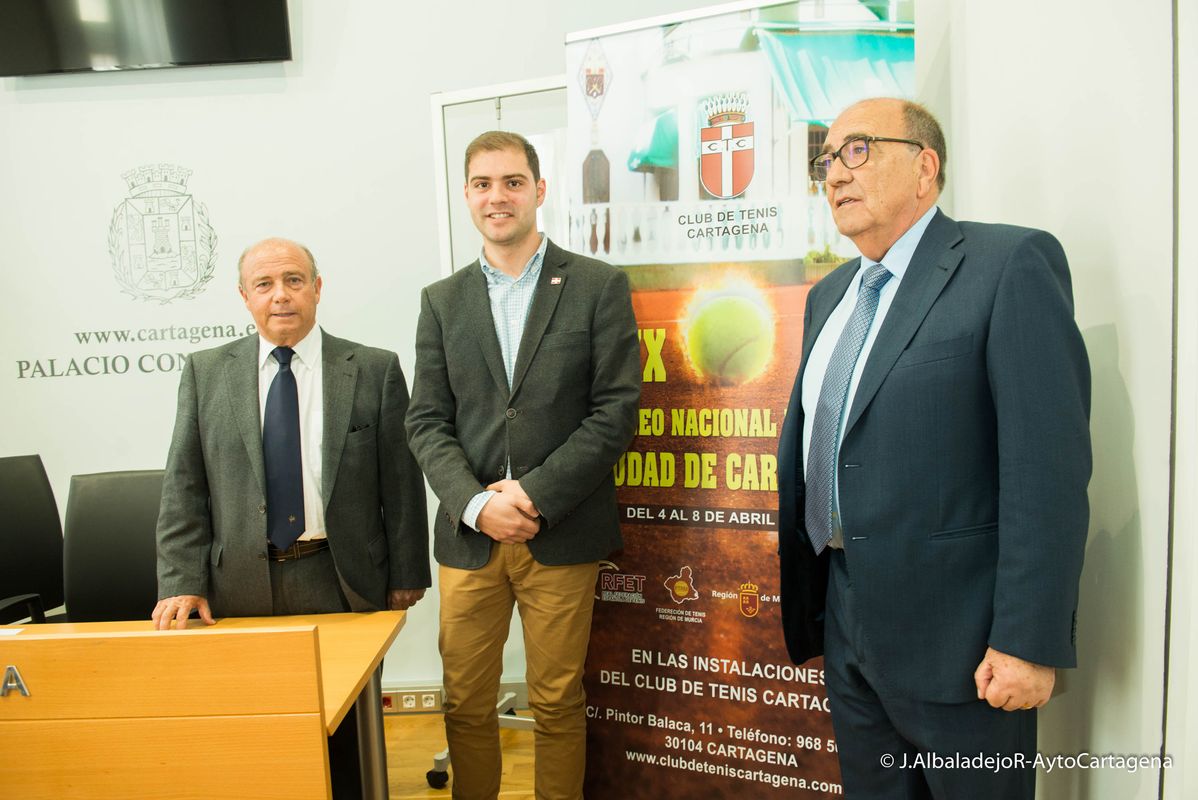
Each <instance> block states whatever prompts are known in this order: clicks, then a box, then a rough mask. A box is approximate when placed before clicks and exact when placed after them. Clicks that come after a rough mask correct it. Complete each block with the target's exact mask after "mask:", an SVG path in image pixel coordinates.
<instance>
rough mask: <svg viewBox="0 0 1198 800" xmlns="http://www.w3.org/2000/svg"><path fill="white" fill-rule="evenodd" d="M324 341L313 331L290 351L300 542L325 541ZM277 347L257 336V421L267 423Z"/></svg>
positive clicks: (316, 330) (313, 329)
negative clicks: (300, 492) (300, 508)
mask: <svg viewBox="0 0 1198 800" xmlns="http://www.w3.org/2000/svg"><path fill="white" fill-rule="evenodd" d="M322 342H323V337H322V335H321V332H320V328H317V327H313V328H312V330H310V331H308V335H307V336H305V337H304V338H303V339H302V340H300V341H299V342H298V343H296V344H295V346H294V347H292V348H291V349H292V350H294V351H295V355H293V356H292V357H291V371H292V373H294V374H295V385H296V388H297V389H298V391H299V418H300V461H301V474H302V475H303V478H304V526H305V527H304V533H303V535H301V536H300V537H299V538H300V541H305V542H306V541H310V540H312V539H323V538H325V536H326V534H325V528H324V500H323V498H322V497H321V491H320V478H321V470H322V464H323V462H322V461H321V457H322V455H323V454H324V365H323V362H322V361H321V352H322V347H321V345H322ZM275 347H276V345H274V344H272V343H271V342H268V341H267V340H266V339H264V338H263V337H262V336H261V335H259V336H258V421H259V422H260V423H261V422H264V421H265V419H266V395H267V393H268V392H269V391H270V385H271V383H273V382H274V379H275V375H277V374H278V372H279V362H278V361H276V360H275V357H274V355H273V352H274V349H275Z"/></svg>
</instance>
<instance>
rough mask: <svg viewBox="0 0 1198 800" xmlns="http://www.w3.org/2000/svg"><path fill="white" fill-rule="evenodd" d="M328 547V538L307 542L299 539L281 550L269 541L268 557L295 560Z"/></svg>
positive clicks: (279, 559) (277, 559)
mask: <svg viewBox="0 0 1198 800" xmlns="http://www.w3.org/2000/svg"><path fill="white" fill-rule="evenodd" d="M328 547H329V540H328V539H311V540H309V541H306V542H300V541H297V542H296V543H295V544H293V545H291V547H288V548H286V549H285V550H280V549H279V548H277V547H275V546H274V545H273V544H270V543H267V545H266V557H267V558H269V559H270V560H271V561H295V560H297V559H300V558H307V557H308V556H310V555H313V554H315V553H319V552H320V551H321V550H327V549H328Z"/></svg>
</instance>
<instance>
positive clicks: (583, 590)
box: [408, 131, 641, 800]
mask: <svg viewBox="0 0 1198 800" xmlns="http://www.w3.org/2000/svg"><path fill="white" fill-rule="evenodd" d="M465 194H466V202H467V204H468V205H469V207H470V212H471V215H472V217H473V219H474V224H475V226H476V227H477V228H478V230H479V232H480V233H482V236H483V250H482V255H481V256H480V258H479V259H478V260H477V261H475V262H473V263H472V264H470V265H469V266H468V267H466V268H464V269H461V270H458V271H457V272H456V273H454V274H453V275H452V276H450V277H449V278H446V279H444V280H442V281H439V282H437V283H434V284H433V285H431V286H429V287H427V288H426V289H425V290H424V293H423V296H422V298H421V311H420V322H419V325H418V328H417V333H416V377H415V380H414V382H413V388H412V406H411V409H410V410H409V411H408V436H409V439H410V441H411V443H412V450H413V452H415V454H416V458H417V460H418V461H419V462H420V465H421V467H422V468H423V469H424V471H425V474H426V475H428V480H429V483H430V484H431V485H432V487H433V491H434V492H435V493H436V495H437V497H438V498H439V499H440V501H441V506H440V509H439V511H438V513H437V516H436V522H435V525H434V529H433V530H434V536H433V553H434V555H435V556H436V559H437V561H438V562H439V563H440V565H441V567H440V572H439V579H440V598H441V635H440V645H441V657H442V660H443V662H444V683H445V729H446V735H447V738H448V740H449V751H450V757H451V758H452V760H453V765H454V784H453V796H454V797H455V798H468V799H469V800H480V799H482V798H494V797H495V796H496V795H497V794H498V792H499V777H500V753H499V735H498V730H497V725H496V712H495V699H496V695H497V692H498V689H499V676H500V671H501V670H502V667H503V658H502V657H503V644H504V641H505V639H506V638H507V632H508V624H509V620H510V619H511V614H512V605H513V603H515V604H516V605H518V606H519V608H520V617H521V620H522V622H523V626H524V645H525V652H526V655H527V681H528V695H529V704H530V706H531V707H532V710H533V715H534V716H535V718H536V734H535V742H536V767H535V780H536V794H537V797H538V798H580V797H581V796H582V780H583V768H584V765H585V754H586V718H585V702H584V699H585V698H584V695H583V690H582V673H583V665H584V662H585V660H586V649H587V641H588V637H589V634H590V625H591V609H592V605H593V599H594V587H595V580H596V577H597V574H598V562H599V560H600V559H602V558H604V557H605V556H607V555H608V554H609V553H611V552H612V551H613V550H615V549H617V548H619V547H620V546H621V538H620V526H619V519H618V511H617V508H616V493H615V483H614V480H613V477H612V467H613V466H614V464H615V462H616V460H617V459H618V458H619V456H620V454H621V453H622V452H623V451H624V449H625V448H626V447H627V446H628V443H629V441H630V440H631V438H632V435H633V432H634V430H635V425H636V413H637V407H638V403H639V400H640V381H641V375H640V345H639V343H638V341H637V331H636V320H635V319H634V317H633V312H632V303H631V295H630V290H629V284H628V278H627V276H626V275H625V274H624V273H623V272H622V271H620V270H618V269H615V268H613V267H610V266H607V265H605V264H602V263H600V262H598V261H594V260H592V259H589V258H584V257H582V256H579V255H575V254H573V253H568V252H566V251H564V250H561V249H560V248H558V247H557V246H556V245H554V244H553V243H552V242H550V241H549V240H548V238H546V237H544V236H542V235H541V234H540V233H539V232H538V231H537V227H536V210H537V207H539V206H540V205H541V203H542V201H543V200H544V197H545V181H544V180H542V179H541V176H540V168H539V164H538V160H537V154H536V151H535V150H534V149H533V147H532V146H531V145H530V144H529V143H528V142H527V141H526V140H525V139H524V138H523V137H521V136H519V135H517V134H512V133H504V132H499V131H492V132H490V133H485V134H483V135H482V136H480V137H478V138H477V139H475V140H474V141H473V142H472V143H471V144H470V145H469V147H468V148H467V149H466V187H465Z"/></svg>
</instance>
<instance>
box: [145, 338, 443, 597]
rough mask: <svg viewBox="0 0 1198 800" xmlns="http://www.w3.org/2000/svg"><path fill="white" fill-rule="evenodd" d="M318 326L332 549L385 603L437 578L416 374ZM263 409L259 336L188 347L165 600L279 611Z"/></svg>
mask: <svg viewBox="0 0 1198 800" xmlns="http://www.w3.org/2000/svg"><path fill="white" fill-rule="evenodd" d="M321 335H322V336H323V337H324V338H323V341H322V345H321V347H322V352H323V362H324V448H323V449H324V452H323V456H322V473H321V475H322V477H321V493H322V495H323V498H324V513H325V527H326V530H327V531H328V538H329V548H330V549H331V550H332V554H333V560H334V561H335V563H336V565H337V572H338V573H339V575H340V576H341V579H342V580H343V581H344V582H345V583H346V584H347V585H348V586H349V587H350V588H351V589H353V590H354V592H356V593H357V594H359V595H361V597H362V598H363V599H365V600H366V601H368V602H369V603H370V604H371V608H374V609H382V608H386V607H387V591H388V590H389V589H418V588H423V587H426V586H428V585H429V584H430V575H429V564H428V517H427V511H426V506H425V492H424V481H423V480H422V479H421V475H420V470H419V469H418V468H417V466H416V462H415V460H414V459H413V458H412V454H411V452H410V451H409V450H408V445H407V441H406V436H405V432H404V428H403V418H404V413H405V412H406V411H407V407H408V390H407V385H406V384H405V382H404V376H403V373H402V372H401V371H400V367H399V359H398V358H397V357H396V355H395V353H391V352H388V351H386V350H379V349H377V348H373V347H366V346H364V345H360V344H355V343H354V342H349V341H346V340H344V339H338V338H336V337H335V336H330V335H328V334H327V333H324V332H323V331H322V332H321ZM260 414H261V412H260V411H259V404H258V337H257V335H253V336H247V337H245V338H243V339H238V340H237V341H235V342H231V343H229V344H227V345H223V346H221V347H216V348H212V349H210V350H202V351H200V352H198V353H193V354H192V355H191V357H190V358H188V360H187V365H186V366H185V367H184V369H183V376H182V379H181V380H180V383H179V408H178V412H177V415H176V418H175V432H174V437H173V438H172V440H171V448H170V454H169V455H168V456H167V466H166V475H165V478H164V480H163V485H162V504H161V507H160V510H159V514H158V596H159V598H163V597H171V596H174V595H179V594H196V595H202V596H204V597H206V598H208V602H209V603H210V604H211V606H212V612H213V614H215V615H217V616H256V615H266V614H270V613H271V610H272V608H271V606H272V604H271V592H270V573H269V563H268V562H267V561H266V545H267V539H266V481H265V478H264V472H263V464H262V424H261V416H260ZM352 602H354V601H353V600H352V599H351V603H352ZM354 610H355V611H365V610H370V609H364V608H355V609H354Z"/></svg>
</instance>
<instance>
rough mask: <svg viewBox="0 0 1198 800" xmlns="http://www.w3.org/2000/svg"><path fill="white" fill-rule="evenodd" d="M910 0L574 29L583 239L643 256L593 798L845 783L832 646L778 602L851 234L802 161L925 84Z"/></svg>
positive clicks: (590, 769)
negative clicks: (809, 653)
mask: <svg viewBox="0 0 1198 800" xmlns="http://www.w3.org/2000/svg"><path fill="white" fill-rule="evenodd" d="M896 8H902V9H906V14H907V15H908V17H909V15H910V13H911V11H910V8H911V4H910V3H902V4H894V3H875V2H865V1H863V2H833V1H831V0H825V1H823V2H820V1H819V0H811V1H810V2H799V3H786V4H782V5H770V6H753V5H750V4H737V5H733V6H721V7H718V8H713V9H710V10H708V11H706V12H704V11H699V12H695V13H693V14H690V15H688V16H687V17H686V19H684V20H677V19H671V20H666V21H662V20H652V21H649V22H647V23H645V24H643V25H631V26H626V27H624V28H622V29H621V30H604V31H593V32H585V33H581V34H576V35H572V36H570V37H569V38H568V43H567V48H566V61H567V82H568V86H567V90H568V96H569V101H568V104H569V105H568V109H569V131H568V143H567V145H568V146H567V158H566V162H567V164H568V169H569V170H570V171H571V172H570V174H569V175H568V176H567V183H568V184H569V187H570V189H569V192H570V196H569V239H570V249H572V250H575V251H577V252H581V253H586V254H590V255H593V256H595V257H596V258H599V259H602V260H604V261H607V262H609V263H612V264H617V265H620V266H621V267H623V268H624V269H626V270H627V272H628V274H629V276H630V278H631V280H632V286H633V304H634V306H635V309H636V315H637V321H638V326H639V329H640V338H641V356H642V364H643V381H644V384H643V389H644V392H643V396H642V400H641V410H640V419H639V428H638V431H637V436H636V438H635V440H634V441H633V443H632V445H631V447H630V448H629V450H628V452H627V453H626V454H625V455H624V457H623V458H621V460H620V462H619V464H618V465H617V466H616V469H615V477H616V482H617V484H618V486H619V503H620V514H621V518H622V522H623V530H624V540H625V546H624V549H623V551H622V552H620V553H618V554H615V555H614V556H613V557H612V559H611V560H610V561H606V562H604V563H603V564H602V569H601V571H600V575H599V580H598V583H597V584H596V587H595V597H596V603H595V616H594V624H593V627H592V634H591V645H590V652H589V655H588V658H587V674H586V690H587V716H588V717H589V720H588V754H587V775H586V796H587V797H590V798H599V799H600V800H602V799H603V798H622V799H628V800H631V799H633V798H653V800H661V798H664V797H703V798H723V797H738V798H744V797H754V798H759V797H761V798H766V797H794V796H796V795H795V792H794V790H795V789H802V790H805V791H804V792H803V796H814V797H824V796H826V797H833V796H836V795H839V794H841V793H842V792H841V790H840V786H839V780H840V777H839V771H838V767H837V762H836V742H835V740H834V738H833V735H832V725H831V720H830V717H829V715H828V707H827V699H826V696H825V692H824V687H823V665H822V661H820V660H816V661H811V662H808V663H806V664H803V665H801V666H796V665H794V664H792V663H791V662H790V660H789V658H788V657H787V655H786V650H785V646H784V644H783V642H782V631H781V622H780V618H779V606H778V599H779V598H778V584H779V581H778V561H777V555H776V553H777V524H778V518H777V491H778V481H777V462H776V457H775V453H776V451H777V444H778V435H779V432H780V430H781V428H782V417H783V415H784V413H785V409H786V405H787V400H788V398H789V395H790V389H791V385H792V382H793V380H794V377H795V373H796V371H797V369H798V366H799V359H800V354H801V341H802V333H803V331H802V327H803V307H804V303H805V301H806V296H807V292H808V290H809V289H810V287H811V286H812V284H813V283H814V282H815V281H817V280H819V279H820V278H821V277H823V276H824V275H825V274H827V273H828V272H829V271H831V270H832V269H833V268H834V267H835V266H836V265H837V264H839V263H841V262H843V261H845V260H846V259H848V258H850V257H852V256H855V255H857V253H856V250H855V249H854V248H853V246H852V244H851V243H850V242H849V241H848V240H847V239H844V238H843V237H841V236H840V234H839V233H838V232H837V230H836V227H835V225H834V224H833V221H832V218H831V214H830V212H829V209H828V207H827V203H826V202H825V198H824V188H823V185H822V184H819V183H816V182H814V181H812V180H811V179H810V177H809V168H808V162H809V160H810V158H811V157H812V156H813V155H815V154H816V153H818V152H819V151H820V150H821V148H822V147H823V143H824V138H825V137H826V135H827V126H828V125H829V124H830V123H831V121H832V120H833V119H834V118H835V116H836V115H837V113H839V112H840V110H842V109H843V108H844V107H845V106H847V105H849V104H850V103H852V102H854V101H856V100H858V99H861V98H864V97H870V96H879V95H889V96H911V95H912V94H913V89H914V86H913V74H914V55H915V51H914V28H913V25H912V24H911V23H910V21H909V19H907V20H904V19H894V18H891V17H890V15H891V14H894V13H895V9H896Z"/></svg>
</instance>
